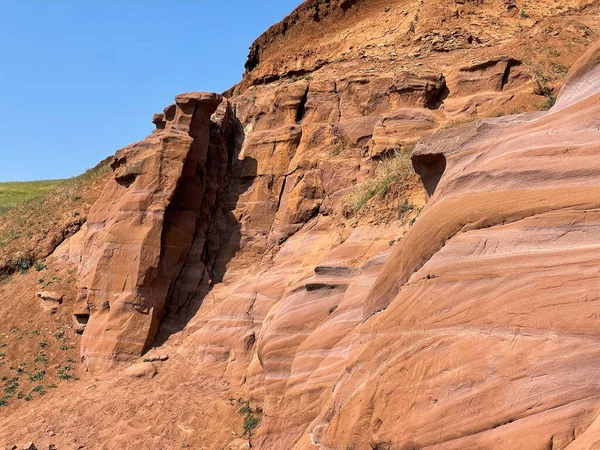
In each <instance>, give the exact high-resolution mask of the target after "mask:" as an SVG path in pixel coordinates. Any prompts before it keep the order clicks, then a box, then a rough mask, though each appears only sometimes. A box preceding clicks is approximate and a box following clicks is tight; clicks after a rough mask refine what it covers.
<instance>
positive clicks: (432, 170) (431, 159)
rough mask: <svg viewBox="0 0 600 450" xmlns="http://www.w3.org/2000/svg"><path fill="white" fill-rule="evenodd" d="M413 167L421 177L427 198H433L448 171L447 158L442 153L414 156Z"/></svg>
mask: <svg viewBox="0 0 600 450" xmlns="http://www.w3.org/2000/svg"><path fill="white" fill-rule="evenodd" d="M412 162H413V167H414V168H415V172H417V174H418V175H419V176H420V177H421V181H422V182H423V186H424V187H425V190H426V191H427V196H428V197H431V196H432V195H433V193H434V192H435V189H436V187H437V185H438V183H439V182H440V179H441V178H442V175H443V174H444V171H445V170H446V157H445V156H444V155H443V154H441V153H435V154H426V155H413V156H412Z"/></svg>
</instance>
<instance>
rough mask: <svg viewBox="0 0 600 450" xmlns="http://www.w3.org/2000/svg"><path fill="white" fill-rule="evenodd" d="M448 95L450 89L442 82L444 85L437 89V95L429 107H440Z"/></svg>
mask: <svg viewBox="0 0 600 450" xmlns="http://www.w3.org/2000/svg"><path fill="white" fill-rule="evenodd" d="M449 96H450V89H448V85H447V84H446V83H445V82H444V86H443V87H442V89H440V90H439V92H438V94H437V97H436V98H435V100H434V101H433V103H432V105H431V109H440V107H441V106H442V105H443V104H444V101H445V100H446V99H447V98H448V97H449Z"/></svg>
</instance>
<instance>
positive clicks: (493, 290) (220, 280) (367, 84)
mask: <svg viewBox="0 0 600 450" xmlns="http://www.w3.org/2000/svg"><path fill="white" fill-rule="evenodd" d="M599 5H600V3H599V2H597V1H591V0H585V1H583V0H582V1H575V0H568V1H564V2H562V3H561V4H560V6H561V7H560V8H557V6H559V5H558V4H557V3H556V2H555V1H553V0H552V1H546V0H541V1H539V2H528V4H527V5H523V4H521V3H519V4H517V2H506V1H504V0H490V1H486V2H480V1H467V0H465V1H446V0H444V1H440V2H428V1H425V2H423V1H407V2H399V1H383V0H371V1H367V0H354V1H348V0H343V1H342V0H332V1H325V0H322V1H320V0H314V1H308V2H305V3H304V4H302V5H301V6H300V7H299V8H298V9H297V10H296V11H295V12H294V13H292V14H291V15H290V16H289V17H288V18H286V19H285V20H284V21H283V22H282V23H281V24H279V25H277V26H274V27H273V28H272V29H270V30H269V31H267V33H265V34H264V35H263V36H261V37H260V38H259V39H258V40H257V41H256V43H255V44H254V46H253V48H252V50H251V54H250V57H249V60H248V63H247V66H246V67H247V72H246V74H245V76H244V80H243V81H242V82H241V83H240V85H238V86H237V87H235V88H232V90H231V91H229V92H227V93H226V95H225V97H227V99H221V98H219V97H218V96H216V95H206V94H186V95H183V96H179V97H177V99H176V102H175V104H173V105H170V106H168V107H167V108H165V110H164V111H163V112H162V113H159V114H156V115H155V116H154V117H153V123H154V124H155V125H156V131H155V132H154V133H153V134H152V135H151V136H149V137H148V138H147V139H146V140H144V141H142V142H140V143H138V144H134V145H133V146H130V147H127V148H126V149H123V150H121V151H119V152H118V153H117V155H116V157H115V159H114V161H113V165H112V168H113V177H112V179H111V180H110V182H109V184H108V185H107V187H106V190H105V195H103V196H102V198H101V200H100V201H98V202H97V203H96V205H95V206H94V208H93V209H92V211H91V213H90V215H89V216H88V223H87V224H86V225H85V226H84V227H83V228H82V231H80V232H79V233H78V234H77V235H75V236H74V237H72V238H71V239H69V240H68V241H66V242H65V243H64V244H63V245H61V246H60V247H59V249H58V250H57V251H56V252H55V255H54V257H55V258H54V259H55V260H56V263H57V264H72V263H79V266H80V269H79V272H78V274H77V290H78V300H77V305H76V310H75V311H74V312H75V317H76V330H78V331H82V332H83V337H82V345H81V350H82V355H83V356H84V358H85V364H86V365H87V366H88V367H89V368H90V369H92V370H90V372H89V373H90V375H86V374H83V375H82V378H83V379H82V380H81V382H79V383H75V382H74V383H73V384H72V385H71V386H70V387H69V388H65V391H61V396H60V398H57V397H59V396H57V395H54V396H53V394H51V393H48V394H46V396H45V397H44V402H45V403H42V404H40V405H39V407H38V406H37V405H36V408H35V412H31V408H27V409H25V408H24V407H23V409H20V410H18V414H14V415H12V416H10V417H6V418H2V419H0V435H4V434H5V435H7V436H14V437H15V439H12V440H11V442H25V441H26V440H29V439H30V438H29V436H30V435H31V436H33V434H32V433H35V430H39V429H43V428H44V427H45V425H46V424H44V425H40V421H41V420H42V418H43V420H45V421H46V420H47V421H54V423H53V425H58V426H57V427H56V430H57V436H56V437H55V438H53V441H56V442H57V443H59V444H64V445H67V447H68V446H70V445H72V443H73V442H74V439H73V437H77V438H78V439H79V441H78V442H86V443H87V444H88V447H90V448H91V447H92V446H94V445H95V444H97V446H98V447H103V446H104V447H106V448H123V446H134V447H136V448H137V447H139V448H180V447H183V448H186V447H187V448H203V447H205V448H219V449H221V448H228V446H234V447H235V446H238V447H239V448H248V447H249V446H250V441H251V443H252V448H261V449H294V450H301V449H302V450H303V449H306V450H308V449H311V450H312V449H319V448H320V449H361V450H362V449H366V450H373V449H378V450H384V449H414V448H419V449H428V450H429V449H431V450H433V449H446V450H449V449H461V450H462V449H473V450H475V449H483V448H485V449H487V448H510V449H522V450H537V449H539V450H543V449H548V448H553V449H565V448H567V449H569V450H570V449H593V448H595V446H596V443H597V441H598V439H599V438H598V436H599V434H598V430H600V428H599V426H598V420H597V416H598V414H599V413H600V400H599V398H600V397H599V396H598V381H597V380H598V377H597V376H596V375H597V373H598V369H599V367H598V363H596V360H597V359H598V358H597V357H598V345H597V342H596V341H597V336H596V335H597V332H598V327H597V326H596V325H595V322H594V321H595V318H596V313H597V311H596V310H597V307H596V306H597V305H596V303H597V292H596V291H597V288H596V285H597V279H598V270H597V267H598V260H597V259H598V258H597V256H596V254H597V253H598V252H597V242H596V241H597V236H598V231H599V230H600V223H598V214H597V210H598V206H599V205H598V204H597V203H598V199H599V198H600V196H599V195H598V194H599V192H600V191H598V192H597V190H598V189H600V187H599V186H598V182H597V176H596V174H597V172H598V169H599V167H596V166H597V165H598V164H597V162H596V160H597V158H596V156H597V153H598V150H600V149H599V145H600V136H599V134H598V133H599V131H598V124H597V123H596V117H598V115H599V113H600V111H599V110H598V105H600V103H599V102H598V100H599V92H600V84H599V83H598V80H599V79H600V76H599V74H600V69H599V67H598V65H599V62H600V58H599V57H598V54H599V53H598V49H597V48H596V50H594V51H592V52H590V53H588V54H587V55H586V56H585V57H584V58H583V59H582V60H581V62H579V63H578V64H576V65H575V66H574V67H573V69H572V71H571V75H570V77H569V81H568V82H567V84H566V86H565V88H564V90H563V92H562V93H561V95H560V96H559V98H558V101H557V103H556V105H555V106H554V108H553V109H552V110H550V111H549V112H544V113H528V114H523V115H510V116H508V115H507V114H510V113H513V112H520V111H524V110H534V109H536V108H539V107H540V106H541V105H542V104H543V103H546V102H548V101H549V100H552V98H551V95H553V94H552V92H557V90H558V87H559V86H560V85H561V83H562V80H561V78H560V76H558V74H559V73H563V72H564V71H565V70H566V66H568V65H571V64H572V63H573V61H574V60H575V59H576V58H577V57H578V56H579V55H580V54H581V53H582V52H583V49H584V48H586V46H587V45H588V44H589V43H590V42H591V39H592V37H593V36H594V35H595V33H596V32H597V31H598V29H599V28H600V22H599V21H598V20H597V18H598V13H599V12H600V9H599ZM523 9H525V14H523V13H521V11H523ZM556 33H558V34H556ZM307 37H310V39H308V38H307ZM549 70H554V72H552V74H553V75H549V72H548V71H549ZM540 71H541V72H544V73H543V74H542V75H543V77H542V78H540ZM541 88H544V89H543V92H545V95H546V97H544V96H541V95H540V94H541V93H542V90H541ZM553 89H554V91H553ZM536 92H537V93H536ZM483 116H488V117H491V116H498V117H495V118H488V119H486V120H484V121H477V122H473V123H470V124H469V125H465V126H463V127H460V128H453V126H454V125H456V124H457V123H461V122H468V121H471V120H472V119H475V118H479V117H483ZM440 128H443V129H444V130H442V131H439V132H437V133H435V132H436V131H438V130H440ZM427 135H429V136H427ZM424 136H427V137H425V138H424V139H423V140H421V139H422V138H423V137H424ZM418 141H420V142H419V143H418V144H417V145H416V148H415V150H414V152H413V153H412V163H413V166H414V169H415V171H416V173H418V174H419V175H420V176H421V179H422V182H423V186H424V190H423V189H421V188H420V187H417V184H416V183H415V182H413V181H412V180H410V179H409V180H407V181H405V184H404V185H402V186H401V188H399V189H400V190H401V192H400V194H399V193H398V192H395V193H393V194H394V195H391V194H390V195H376V196H375V197H374V198H373V199H372V200H371V201H370V202H369V204H368V205H367V206H366V207H365V208H364V210H363V211H362V212H361V213H360V214H359V215H357V216H356V217H353V218H352V219H348V218H347V217H345V216H344V214H345V209H344V205H343V203H344V200H345V197H346V195H347V194H348V193H349V192H353V190H354V189H355V187H357V186H359V187H360V186H361V185H363V184H366V183H368V182H369V181H370V180H371V179H373V178H374V176H375V175H376V174H377V171H378V168H379V167H382V166H383V164H384V163H385V161H386V160H387V159H388V158H389V157H390V156H394V155H397V154H402V152H405V153H404V154H406V152H407V151H408V150H410V149H411V148H412V147H413V146H414V145H415V144H416V143H417V142H418ZM425 198H427V200H428V204H427V206H426V207H425V209H423V211H422V213H421V214H420V216H419V217H418V219H417V215H418V214H419V212H420V206H422V205H423V204H424V201H425ZM33 292H35V291H32V292H31V295H30V297H33ZM36 308H37V305H36ZM61 309H64V307H63V308H61ZM151 345H152V346H155V347H157V348H156V349H153V350H152V351H151V352H150V353H148V355H147V356H145V357H140V355H142V353H143V352H144V351H145V350H146V349H147V347H149V346H151ZM167 353H168V354H169V355H170V357H169V359H168V360H165V361H162V362H161V363H160V364H158V363H157V364H156V365H153V364H152V361H156V360H157V358H158V361H160V360H161V355H166V354H167ZM138 357H140V358H139V359H138ZM144 358H146V359H148V360H150V361H148V362H143V359H144ZM133 359H138V360H137V362H136V363H135V364H133V365H132V366H131V368H130V366H129V364H123V365H121V366H117V367H115V368H113V370H112V371H109V372H104V373H103V374H102V379H101V381H98V380H96V379H94V381H92V379H91V378H90V377H92V376H96V374H97V372H96V371H95V370H93V369H94V368H95V367H94V364H96V363H104V364H107V363H110V364H114V363H115V361H121V360H133ZM156 368H158V369H159V372H158V373H156ZM91 386H93V387H91ZM63 392H67V393H69V394H70V396H68V395H63ZM73 396H77V397H78V398H79V401H77V402H74V401H73ZM49 398H52V399H53V400H52V402H50V401H48V400H46V399H49ZM245 400H249V401H250V405H251V406H252V411H253V414H255V415H256V418H257V419H260V426H259V427H257V428H256V429H254V430H253V431H252V434H251V436H250V437H248V436H247V435H244V438H243V439H238V438H237V437H236V436H242V433H243V428H242V427H243V423H242V421H243V418H242V417H241V415H240V413H239V408H240V406H239V405H240V404H245V403H244V402H245ZM46 402H47V403H46ZM65 417H68V418H69V420H64V418H65ZM20 424H23V425H22V426H20ZM91 425H93V426H91ZM246 437H247V439H246ZM36 442H37V441H36ZM104 447H103V448H104Z"/></svg>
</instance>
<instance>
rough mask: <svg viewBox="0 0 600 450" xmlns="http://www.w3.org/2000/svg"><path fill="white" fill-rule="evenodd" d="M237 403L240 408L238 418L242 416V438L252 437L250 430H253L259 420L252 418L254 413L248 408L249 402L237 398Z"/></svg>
mask: <svg viewBox="0 0 600 450" xmlns="http://www.w3.org/2000/svg"><path fill="white" fill-rule="evenodd" d="M238 403H239V404H241V405H242V407H241V408H240V409H239V410H238V414H239V415H240V416H244V425H243V427H244V434H243V435H242V436H246V435H247V436H252V430H254V429H255V428H256V427H258V425H259V424H260V419H259V418H258V417H255V416H254V411H253V410H252V408H251V407H250V400H246V401H244V399H242V398H239V399H238Z"/></svg>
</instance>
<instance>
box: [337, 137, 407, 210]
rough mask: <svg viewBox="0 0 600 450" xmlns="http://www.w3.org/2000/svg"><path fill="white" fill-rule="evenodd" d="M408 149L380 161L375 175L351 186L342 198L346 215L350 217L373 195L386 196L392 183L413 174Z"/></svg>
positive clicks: (403, 179)
mask: <svg viewBox="0 0 600 450" xmlns="http://www.w3.org/2000/svg"><path fill="white" fill-rule="evenodd" d="M411 151H412V149H410V150H403V151H400V152H397V153H395V154H394V155H393V156H391V157H388V158H385V159H383V160H382V161H380V163H379V167H378V168H377V169H376V172H375V176H374V177H372V178H370V179H369V180H368V181H366V182H365V183H363V184H361V185H358V186H356V187H355V188H353V189H352V190H351V191H350V192H349V193H348V194H347V195H346V197H345V198H344V200H343V209H344V214H345V215H346V217H352V216H355V215H356V214H358V213H359V211H360V210H361V209H362V208H363V207H364V206H365V205H366V204H367V203H368V202H369V201H370V200H371V199H372V198H374V197H377V196H379V197H382V198H384V197H386V195H387V194H388V192H389V191H390V189H391V188H392V186H393V185H395V184H397V183H400V182H402V181H405V180H406V179H407V178H408V177H409V176H410V175H411V174H413V173H414V172H413V170H412V163H411V161H410V152H411Z"/></svg>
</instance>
